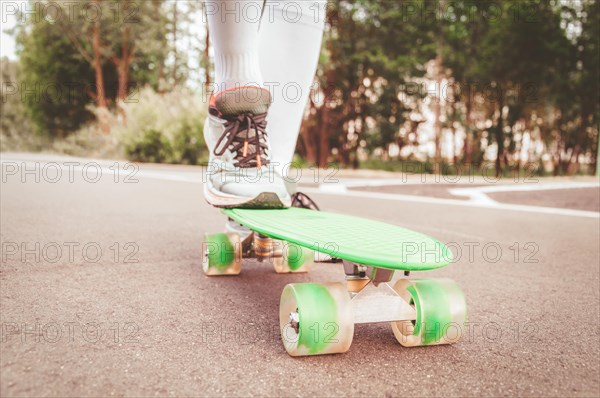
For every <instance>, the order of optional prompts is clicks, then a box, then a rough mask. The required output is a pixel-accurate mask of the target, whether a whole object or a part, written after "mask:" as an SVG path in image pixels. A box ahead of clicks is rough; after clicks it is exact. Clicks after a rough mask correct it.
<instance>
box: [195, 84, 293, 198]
mask: <svg viewBox="0 0 600 398" xmlns="http://www.w3.org/2000/svg"><path fill="white" fill-rule="evenodd" d="M270 105H271V94H270V93H269V91H268V90H265V89H262V88H260V87H240V88H235V89H232V90H226V91H223V92H220V93H218V94H217V95H216V96H215V95H213V96H212V97H211V100H210V107H209V113H210V114H209V116H208V118H207V120H206V123H205V124H204V139H205V140H206V144H207V145H208V148H209V151H210V158H209V164H208V169H207V172H206V177H207V178H206V179H205V184H204V196H205V198H206V201H207V202H208V203H210V204H211V205H213V206H216V207H243V208H284V207H290V205H291V197H290V195H289V193H288V191H287V189H286V186H285V183H284V179H283V177H282V176H281V175H280V174H279V173H278V172H276V171H275V168H274V167H272V165H271V159H270V154H269V139H268V136H267V131H266V128H267V120H266V119H267V111H268V109H269V106H270Z"/></svg>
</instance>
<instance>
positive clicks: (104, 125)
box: [92, 19, 110, 134]
mask: <svg viewBox="0 0 600 398" xmlns="http://www.w3.org/2000/svg"><path fill="white" fill-rule="evenodd" d="M92 48H93V52H94V58H93V60H94V62H93V64H94V70H95V72H96V106H97V107H98V124H99V126H100V129H101V130H102V132H103V133H104V134H108V133H110V125H109V123H108V103H107V101H106V92H105V90H104V73H103V71H102V54H101V43H100V21H99V20H98V19H96V21H95V22H94V25H93V29H92Z"/></svg>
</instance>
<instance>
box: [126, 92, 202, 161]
mask: <svg viewBox="0 0 600 398" xmlns="http://www.w3.org/2000/svg"><path fill="white" fill-rule="evenodd" d="M133 98H134V101H132V102H130V103H126V104H124V113H125V119H126V121H127V123H126V125H119V126H116V127H115V128H114V134H115V136H116V137H117V139H118V141H119V143H120V144H121V145H122V147H123V149H124V151H125V154H126V156H127V157H128V158H129V159H131V160H135V161H143V162H158V163H162V162H164V163H183V164H202V163H203V162H206V160H207V159H208V152H207V149H206V144H205V142H204V136H203V126H204V125H203V123H204V119H205V118H206V107H207V106H206V104H205V103H203V102H202V101H201V100H200V98H198V97H197V96H195V95H194V94H193V93H190V92H189V91H187V90H184V89H178V90H175V91H173V92H171V93H166V94H162V95H161V94H158V93H156V92H155V91H154V90H152V89H151V88H150V87H146V88H144V89H142V90H140V91H139V92H137V93H136V94H135V95H134V96H133Z"/></svg>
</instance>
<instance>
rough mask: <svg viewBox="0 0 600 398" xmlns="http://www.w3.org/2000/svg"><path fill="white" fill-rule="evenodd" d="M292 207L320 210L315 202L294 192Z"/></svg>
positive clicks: (304, 195)
mask: <svg viewBox="0 0 600 398" xmlns="http://www.w3.org/2000/svg"><path fill="white" fill-rule="evenodd" d="M292 207H301V208H303V209H312V210H320V209H319V206H317V204H316V203H315V201H314V200H312V199H311V198H310V197H309V196H308V195H307V194H305V193H302V192H296V193H294V194H293V195H292Z"/></svg>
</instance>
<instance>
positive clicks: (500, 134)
mask: <svg viewBox="0 0 600 398" xmlns="http://www.w3.org/2000/svg"><path fill="white" fill-rule="evenodd" d="M498 108H499V115H498V122H497V123H496V131H495V132H496V144H497V146H498V153H497V154H496V177H500V175H501V174H502V157H503V156H504V118H503V115H502V113H503V108H504V99H503V98H502V94H500V97H499V99H498Z"/></svg>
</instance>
